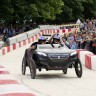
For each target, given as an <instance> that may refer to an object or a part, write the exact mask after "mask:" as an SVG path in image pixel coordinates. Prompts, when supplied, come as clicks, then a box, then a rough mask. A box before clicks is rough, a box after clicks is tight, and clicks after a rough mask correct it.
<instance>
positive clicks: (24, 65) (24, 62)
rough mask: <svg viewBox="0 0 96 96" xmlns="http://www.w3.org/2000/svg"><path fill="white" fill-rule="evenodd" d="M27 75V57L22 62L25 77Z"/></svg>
mask: <svg viewBox="0 0 96 96" xmlns="http://www.w3.org/2000/svg"><path fill="white" fill-rule="evenodd" d="M25 73H26V59H25V57H23V60H22V75H25Z"/></svg>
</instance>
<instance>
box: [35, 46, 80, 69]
mask: <svg viewBox="0 0 96 96" xmlns="http://www.w3.org/2000/svg"><path fill="white" fill-rule="evenodd" d="M54 46H55V47H54V48H53V47H52V46H51V44H45V45H38V47H37V49H36V50H35V52H34V53H33V60H34V61H35V64H36V66H37V68H46V69H47V70H52V69H53V70H61V69H67V68H68V67H71V64H72V62H74V61H76V60H77V58H78V55H77V52H76V51H74V50H70V49H68V48H67V46H66V45H64V46H61V47H59V46H60V45H59V44H54ZM72 53H75V54H73V55H72Z"/></svg>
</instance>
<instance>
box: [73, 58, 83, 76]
mask: <svg viewBox="0 0 96 96" xmlns="http://www.w3.org/2000/svg"><path fill="white" fill-rule="evenodd" d="M74 67H75V72H76V75H77V76H78V77H79V78H81V77H82V64H81V62H80V60H79V59H78V61H76V62H75V65H74Z"/></svg>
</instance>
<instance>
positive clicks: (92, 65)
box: [85, 54, 96, 70]
mask: <svg viewBox="0 0 96 96" xmlns="http://www.w3.org/2000/svg"><path fill="white" fill-rule="evenodd" d="M85 66H86V67H87V68H88V69H91V70H96V55H94V54H89V55H86V57H85Z"/></svg>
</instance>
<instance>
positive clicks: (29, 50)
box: [25, 36, 46, 58]
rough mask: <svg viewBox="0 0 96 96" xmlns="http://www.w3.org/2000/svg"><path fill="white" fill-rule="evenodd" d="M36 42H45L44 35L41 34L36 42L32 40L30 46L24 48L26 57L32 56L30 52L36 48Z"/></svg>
mask: <svg viewBox="0 0 96 96" xmlns="http://www.w3.org/2000/svg"><path fill="white" fill-rule="evenodd" d="M38 44H46V38H45V37H44V36H41V37H40V38H39V39H38V42H34V43H33V44H32V45H31V46H30V48H28V49H26V51H25V56H27V57H28V58H32V52H33V51H34V50H35V49H36V48H37V45H38Z"/></svg>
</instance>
